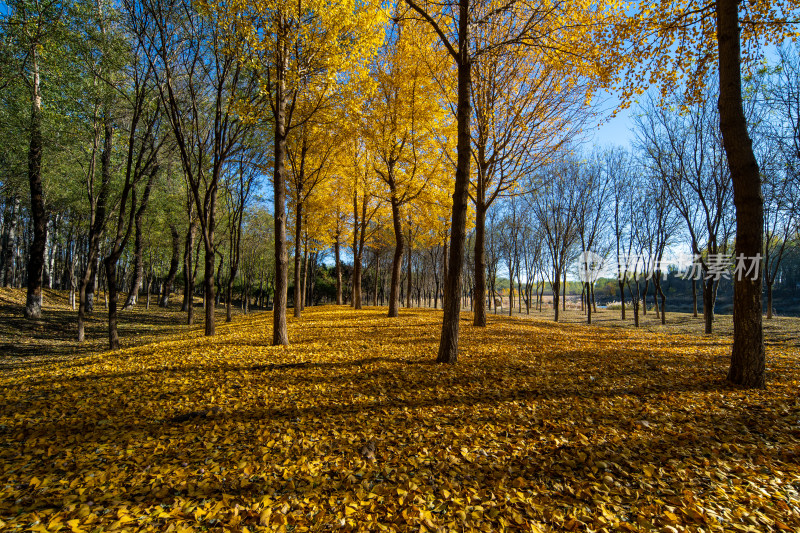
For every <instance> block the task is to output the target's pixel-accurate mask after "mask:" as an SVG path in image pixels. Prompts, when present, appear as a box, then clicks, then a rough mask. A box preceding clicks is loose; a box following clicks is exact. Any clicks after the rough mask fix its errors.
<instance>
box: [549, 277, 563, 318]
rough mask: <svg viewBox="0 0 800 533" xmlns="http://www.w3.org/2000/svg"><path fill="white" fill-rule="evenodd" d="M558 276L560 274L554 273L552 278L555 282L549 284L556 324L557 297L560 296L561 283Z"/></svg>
mask: <svg viewBox="0 0 800 533" xmlns="http://www.w3.org/2000/svg"><path fill="white" fill-rule="evenodd" d="M560 274H561V273H560V272H556V275H555V276H554V277H553V279H554V280H555V281H554V282H552V283H551V284H550V287H551V288H552V290H553V311H554V316H553V321H554V322H558V311H559V306H558V303H559V302H558V300H559V295H560V294H561V281H560V280H561V278H560V277H559V275H560Z"/></svg>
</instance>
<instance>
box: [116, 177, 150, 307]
mask: <svg viewBox="0 0 800 533" xmlns="http://www.w3.org/2000/svg"><path fill="white" fill-rule="evenodd" d="M149 193H150V188H145V194H144V195H142V203H141V205H140V206H139V209H138V210H137V211H136V217H135V219H134V224H135V225H136V234H135V236H134V238H133V282H132V283H131V290H130V292H129V293H128V297H127V298H126V300H125V305H123V306H122V310H123V311H124V310H126V309H130V308H131V307H133V306H134V305H136V301H137V299H138V297H139V289H140V288H141V286H142V280H143V279H144V256H143V251H144V239H143V238H142V237H143V236H142V221H143V220H144V212H145V210H146V209H147V202H148V200H149V197H150V194H149Z"/></svg>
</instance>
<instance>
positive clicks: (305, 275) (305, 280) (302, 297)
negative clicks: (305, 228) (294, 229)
mask: <svg viewBox="0 0 800 533" xmlns="http://www.w3.org/2000/svg"><path fill="white" fill-rule="evenodd" d="M307 237H308V236H306V239H305V242H304V243H303V279H302V281H301V284H302V286H301V290H300V310H303V309H305V308H306V293H307V291H306V288H307V287H308V238H307Z"/></svg>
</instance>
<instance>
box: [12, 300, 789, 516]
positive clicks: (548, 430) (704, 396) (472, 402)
mask: <svg viewBox="0 0 800 533" xmlns="http://www.w3.org/2000/svg"><path fill="white" fill-rule="evenodd" d="M159 312H163V311H159ZM606 313H611V311H607V312H606ZM48 314H50V313H48ZM174 314H175V315H178V314H179V312H178V311H175V313H174ZM603 314H604V313H601V316H602V315H603ZM540 316H541V315H540ZM441 319H442V311H441V310H432V309H403V310H401V313H400V317H398V318H388V317H386V316H385V309H381V308H365V309H363V310H360V311H354V310H352V309H351V308H349V307H344V306H322V307H309V308H307V309H306V310H305V312H304V314H303V316H302V318H299V319H295V318H290V320H289V328H288V332H289V337H290V339H291V344H290V345H289V346H271V345H270V344H271V342H270V340H271V334H272V332H271V328H272V314H271V313H255V314H250V315H248V316H237V317H235V318H234V321H233V322H232V323H229V324H220V325H219V326H218V328H217V332H216V333H217V334H216V336H214V337H207V336H203V335H202V329H197V328H195V329H190V330H188V331H187V330H186V329H184V330H183V333H179V332H178V331H177V330H176V331H171V330H169V329H164V328H163V327H162V329H161V330H158V331H156V332H154V333H153V335H154V337H153V340H156V341H157V342H152V343H150V344H146V345H142V346H135V347H132V348H123V349H122V350H119V351H116V352H101V353H95V354H91V355H76V356H73V357H72V358H71V359H69V360H66V359H64V358H61V359H60V360H58V361H47V360H41V361H38V362H35V361H28V362H19V360H18V359H17V358H5V357H4V358H3V359H4V360H3V363H4V365H3V375H2V378H0V379H2V387H0V391H2V392H0V394H1V395H2V410H1V411H0V456H1V457H2V460H0V465H1V466H0V468H2V479H3V480H4V481H3V482H2V487H1V488H0V491H2V498H0V501H2V504H0V505H2V509H1V510H0V520H2V522H0V525H2V528H3V529H4V530H8V531H14V530H20V531H21V530H27V531H31V530H32V531H58V530H61V531H101V530H107V529H130V530H152V531H195V530H197V531H275V530H281V531H284V530H285V531H326V530H333V529H336V530H340V529H341V530H345V531H347V530H363V531H367V530H371V531H376V530H387V531H450V530H452V531H466V530H481V531H500V530H504V529H508V530H525V531H796V530H797V529H798V528H800V494H798V493H799V492H800V467H799V466H798V459H800V400H799V399H798V396H797V387H798V381H797V376H798V372H797V370H798V368H797V367H798V356H800V347H798V341H797V338H796V337H794V338H793V337H792V332H793V331H794V332H796V331H797V327H796V326H797V324H796V322H797V319H774V321H773V322H771V324H776V323H778V324H785V325H786V327H785V328H784V329H782V330H781V331H778V333H780V335H778V336H777V338H773V336H772V334H771V333H770V332H769V330H768V331H767V332H766V334H765V335H766V350H767V352H766V353H767V375H768V380H769V383H770V386H769V388H768V389H767V390H763V389H762V390H742V389H738V388H735V387H733V386H731V385H730V384H728V383H727V382H726V381H725V376H726V371H727V366H728V363H729V360H730V337H727V338H725V337H709V336H701V335H698V334H681V333H679V332H675V331H669V332H667V333H657V332H652V331H646V330H644V329H642V328H640V329H638V330H634V329H633V328H630V327H615V328H610V327H605V326H602V325H592V326H587V325H585V324H554V323H552V322H549V321H547V320H546V319H545V317H544V316H542V318H531V319H525V318H518V317H515V318H509V317H505V316H493V315H490V316H489V317H488V325H487V326H486V327H485V328H477V327H473V326H471V325H470V324H469V322H468V319H469V314H468V313H463V314H462V317H461V320H462V322H463V324H462V330H461V340H460V342H461V346H462V357H461V359H460V362H459V364H458V365H439V364H436V363H435V359H436V350H437V340H438V330H439V328H440V325H441ZM694 321H695V322H699V323H701V322H702V319H694ZM776 321H777V322H776ZM130 327H133V326H130ZM158 335H161V336H160V337H159V336H158ZM9 359H13V360H12V361H11V362H9Z"/></svg>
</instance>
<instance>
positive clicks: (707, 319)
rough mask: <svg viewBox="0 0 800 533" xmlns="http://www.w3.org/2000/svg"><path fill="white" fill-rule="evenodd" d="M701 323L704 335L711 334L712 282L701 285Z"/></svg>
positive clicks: (712, 323)
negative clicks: (703, 326)
mask: <svg viewBox="0 0 800 533" xmlns="http://www.w3.org/2000/svg"><path fill="white" fill-rule="evenodd" d="M703 321H704V323H705V333H706V335H708V334H711V332H712V330H713V325H714V280H713V279H708V280H706V281H705V283H703Z"/></svg>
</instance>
